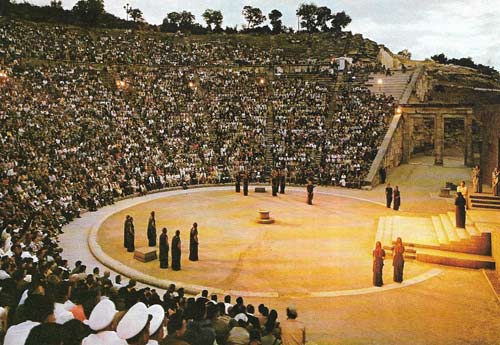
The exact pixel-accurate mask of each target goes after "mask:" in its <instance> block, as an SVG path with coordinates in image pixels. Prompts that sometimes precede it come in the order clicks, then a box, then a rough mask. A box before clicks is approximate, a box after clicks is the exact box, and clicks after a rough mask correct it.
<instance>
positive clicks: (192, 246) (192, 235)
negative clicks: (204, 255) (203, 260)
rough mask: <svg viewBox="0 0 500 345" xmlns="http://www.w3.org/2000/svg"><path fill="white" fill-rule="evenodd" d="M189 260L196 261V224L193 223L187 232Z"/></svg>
mask: <svg viewBox="0 0 500 345" xmlns="http://www.w3.org/2000/svg"><path fill="white" fill-rule="evenodd" d="M189 260H190V261H198V223H193V227H192V228H191V231H190V232H189Z"/></svg>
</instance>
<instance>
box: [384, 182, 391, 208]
mask: <svg viewBox="0 0 500 345" xmlns="http://www.w3.org/2000/svg"><path fill="white" fill-rule="evenodd" d="M385 203H386V205H387V208H391V204H392V187H391V184H390V183H388V184H387V187H385Z"/></svg>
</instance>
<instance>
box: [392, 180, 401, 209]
mask: <svg viewBox="0 0 500 345" xmlns="http://www.w3.org/2000/svg"><path fill="white" fill-rule="evenodd" d="M393 196H394V209H395V210H396V211H397V210H399V206H401V193H400V192H399V188H398V186H396V187H394V192H393Z"/></svg>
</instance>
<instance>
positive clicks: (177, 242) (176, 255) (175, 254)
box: [172, 230, 181, 271]
mask: <svg viewBox="0 0 500 345" xmlns="http://www.w3.org/2000/svg"><path fill="white" fill-rule="evenodd" d="M180 235H181V232H180V231H179V230H177V231H176V232H175V236H174V238H173V239H172V269H173V270H174V271H180V270H181V236H180Z"/></svg>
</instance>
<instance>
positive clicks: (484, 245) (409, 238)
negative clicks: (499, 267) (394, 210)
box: [375, 212, 497, 268]
mask: <svg viewBox="0 0 500 345" xmlns="http://www.w3.org/2000/svg"><path fill="white" fill-rule="evenodd" d="M475 218H477V219H481V218H480V217H475ZM495 226H497V224H492V223H477V222H474V220H473V219H472V218H471V217H470V216H469V215H468V216H467V220H466V227H465V229H459V228H456V227H455V213H454V212H448V213H445V214H440V215H437V216H432V217H407V216H387V217H380V219H379V222H378V228H377V234H376V239H375V241H380V242H382V246H383V248H384V249H385V251H386V254H387V255H388V256H392V248H393V246H394V244H395V243H396V239H397V238H398V237H401V238H402V240H403V243H404V245H405V258H407V259H416V260H418V261H422V262H428V263H435V264H441V265H449V266H457V267H466V268H494V267H495V261H494V259H493V257H492V256H491V231H492V229H493V227H495Z"/></svg>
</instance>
